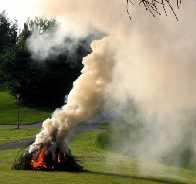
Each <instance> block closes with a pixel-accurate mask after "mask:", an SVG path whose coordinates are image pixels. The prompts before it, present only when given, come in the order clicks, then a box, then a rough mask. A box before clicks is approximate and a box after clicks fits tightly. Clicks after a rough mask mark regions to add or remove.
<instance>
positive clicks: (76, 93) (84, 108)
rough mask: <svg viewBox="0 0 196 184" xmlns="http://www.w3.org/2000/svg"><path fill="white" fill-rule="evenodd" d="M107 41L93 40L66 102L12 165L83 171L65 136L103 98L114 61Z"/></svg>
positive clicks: (17, 167) (35, 168)
mask: <svg viewBox="0 0 196 184" xmlns="http://www.w3.org/2000/svg"><path fill="white" fill-rule="evenodd" d="M109 43H110V41H109V38H104V39H103V40H100V41H94V42H93V44H92V51H93V52H92V54H90V55H88V56H87V57H86V58H84V60H83V64H84V68H83V70H82V74H81V76H80V77H79V78H78V79H77V80H76V81H75V82H74V84H73V89H72V90H71V92H70V94H69V95H68V100H67V104H66V105H64V106H63V107H62V108H61V109H58V110H56V111H55V112H54V114H53V115H52V118H50V119H47V120H45V121H44V122H43V125H42V130H41V132H40V133H39V134H37V135H36V139H35V142H34V143H33V144H32V145H31V146H30V147H29V150H28V152H26V153H25V154H23V155H22V156H21V157H20V158H19V159H17V160H16V162H15V164H14V166H13V168H14V169H32V170H65V171H82V167H81V166H79V165H78V164H77V162H76V160H75V159H74V157H73V156H72V155H71V153H70V151H69V149H68V147H67V144H66V139H67V136H68V135H69V132H70V131H71V130H72V129H73V128H74V127H75V126H76V125H77V124H78V123H80V122H82V121H85V120H87V119H88V118H90V116H91V115H93V114H94V113H95V111H96V110H97V108H98V107H99V105H100V104H101V102H102V100H103V96H104V90H105V87H106V85H107V84H108V83H109V82H110V80H111V72H110V71H111V67H112V64H113V53H112V52H111V50H110V44H109Z"/></svg>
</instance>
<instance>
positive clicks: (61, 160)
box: [22, 145, 83, 172]
mask: <svg viewBox="0 0 196 184" xmlns="http://www.w3.org/2000/svg"><path fill="white" fill-rule="evenodd" d="M22 162H24V160H23V161H22ZM30 169H31V170H45V171H54V170H59V171H76V172H79V171H82V170H83V168H82V167H81V166H80V165H79V164H78V163H77V161H76V160H75V158H74V157H73V156H72V155H71V153H70V152H69V151H68V152H67V151H64V150H62V149H60V147H53V146H52V145H44V146H42V147H41V148H40V149H39V150H37V151H36V152H34V153H33V154H32V156H31V159H30Z"/></svg>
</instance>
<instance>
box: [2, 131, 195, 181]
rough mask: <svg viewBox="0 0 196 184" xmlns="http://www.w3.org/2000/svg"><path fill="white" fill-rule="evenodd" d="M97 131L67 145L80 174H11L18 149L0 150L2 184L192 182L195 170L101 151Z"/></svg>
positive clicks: (29, 172) (83, 134)
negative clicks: (74, 158)
mask: <svg viewBox="0 0 196 184" xmlns="http://www.w3.org/2000/svg"><path fill="white" fill-rule="evenodd" d="M98 135H99V132H96V131H91V132H87V133H82V134H80V135H78V136H77V137H76V138H75V140H74V141H73V142H72V144H71V149H72V152H73V154H74V155H76V156H78V157H79V158H80V160H81V164H82V165H83V166H84V167H85V169H87V170H88V172H84V173H66V172H32V171H14V170H11V169H10V168H11V165H12V163H13V160H14V159H15V157H16V155H17V154H18V153H19V150H8V151H0V183H2V184H23V183H24V184H26V183H28V184H35V183H36V184H43V183H44V184H100V183H101V184H182V183H187V184H191V183H196V173H195V171H191V170H185V169H178V168H175V167H172V166H170V167H169V166H163V165H159V164H157V163H153V162H150V161H148V162H147V161H142V160H140V161H138V159H136V158H129V157H127V156H123V155H120V154H117V153H112V152H109V151H106V150H104V149H102V148H101V147H100V146H98V144H97V136H98Z"/></svg>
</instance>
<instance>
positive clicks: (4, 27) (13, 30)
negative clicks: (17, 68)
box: [0, 11, 18, 87]
mask: <svg viewBox="0 0 196 184" xmlns="http://www.w3.org/2000/svg"><path fill="white" fill-rule="evenodd" d="M17 30H18V26H17V22H16V21H11V20H10V19H9V18H8V16H7V14H6V12H5V11H3V12H1V13H0V87H2V86H3V85H4V84H5V81H6V77H5V75H4V72H3V70H2V65H3V63H4V62H5V61H7V60H8V59H9V58H13V56H14V55H13V50H14V49H15V47H16V42H17Z"/></svg>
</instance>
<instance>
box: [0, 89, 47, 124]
mask: <svg viewBox="0 0 196 184" xmlns="http://www.w3.org/2000/svg"><path fill="white" fill-rule="evenodd" d="M18 109H20V115H21V124H32V123H33V122H36V121H41V120H44V119H46V118H48V117H49V115H50V113H51V112H49V111H48V110H44V109H40V108H29V107H24V106H18V105H17V104H16V101H15V98H14V97H13V96H11V95H10V94H9V93H8V92H7V91H0V125H3V124H6V125H9V124H16V122H17V119H18Z"/></svg>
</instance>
